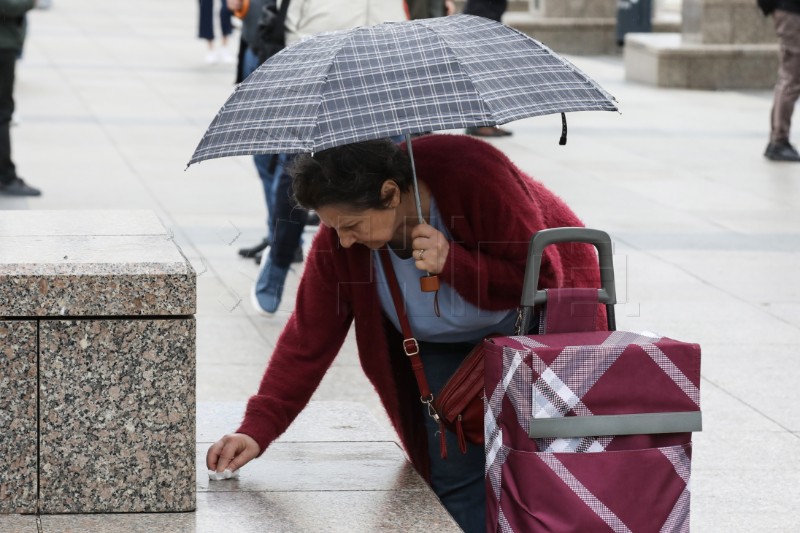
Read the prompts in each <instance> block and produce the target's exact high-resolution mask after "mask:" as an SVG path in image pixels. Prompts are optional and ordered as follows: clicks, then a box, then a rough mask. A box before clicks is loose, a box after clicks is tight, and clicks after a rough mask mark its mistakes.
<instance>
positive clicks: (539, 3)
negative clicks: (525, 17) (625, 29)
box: [530, 0, 617, 18]
mask: <svg viewBox="0 0 800 533" xmlns="http://www.w3.org/2000/svg"><path fill="white" fill-rule="evenodd" d="M530 12H531V13H533V14H534V15H536V16H537V17H552V18H566V17H575V18H595V17H616V14H617V0H532V1H531V2H530Z"/></svg>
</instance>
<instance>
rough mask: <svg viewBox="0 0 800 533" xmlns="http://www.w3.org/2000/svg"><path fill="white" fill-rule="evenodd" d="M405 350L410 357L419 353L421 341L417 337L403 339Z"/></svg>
mask: <svg viewBox="0 0 800 533" xmlns="http://www.w3.org/2000/svg"><path fill="white" fill-rule="evenodd" d="M403 351H404V352H406V355H407V356H409V357H411V356H412V355H417V354H418V353H419V343H418V342H417V339H415V338H414V337H411V338H408V339H403Z"/></svg>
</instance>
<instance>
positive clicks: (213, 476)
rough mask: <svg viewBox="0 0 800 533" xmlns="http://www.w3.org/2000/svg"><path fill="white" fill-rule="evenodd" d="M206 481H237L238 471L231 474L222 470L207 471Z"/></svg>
mask: <svg viewBox="0 0 800 533" xmlns="http://www.w3.org/2000/svg"><path fill="white" fill-rule="evenodd" d="M208 479H210V480H212V481H220V480H223V479H239V471H238V470H237V471H235V472H231V471H230V470H224V471H222V472H215V471H214V470H209V471H208Z"/></svg>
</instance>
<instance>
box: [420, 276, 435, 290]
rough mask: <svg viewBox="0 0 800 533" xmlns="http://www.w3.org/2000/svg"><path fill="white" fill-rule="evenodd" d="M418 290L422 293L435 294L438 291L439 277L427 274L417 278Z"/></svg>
mask: <svg viewBox="0 0 800 533" xmlns="http://www.w3.org/2000/svg"><path fill="white" fill-rule="evenodd" d="M419 288H420V289H421V290H422V292H436V291H438V290H439V276H437V275H436V274H428V275H426V276H422V277H421V278H419Z"/></svg>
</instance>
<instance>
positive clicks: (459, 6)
mask: <svg viewBox="0 0 800 533" xmlns="http://www.w3.org/2000/svg"><path fill="white" fill-rule="evenodd" d="M454 3H455V5H456V13H463V12H464V6H465V5H466V4H467V0H455V2H454ZM529 9H530V1H529V0H508V7H507V8H506V12H508V11H528V10H529Z"/></svg>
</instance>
